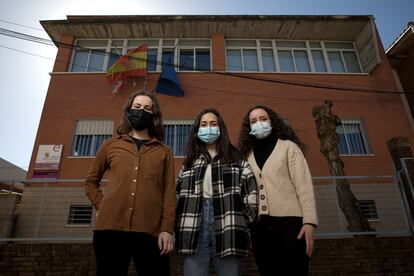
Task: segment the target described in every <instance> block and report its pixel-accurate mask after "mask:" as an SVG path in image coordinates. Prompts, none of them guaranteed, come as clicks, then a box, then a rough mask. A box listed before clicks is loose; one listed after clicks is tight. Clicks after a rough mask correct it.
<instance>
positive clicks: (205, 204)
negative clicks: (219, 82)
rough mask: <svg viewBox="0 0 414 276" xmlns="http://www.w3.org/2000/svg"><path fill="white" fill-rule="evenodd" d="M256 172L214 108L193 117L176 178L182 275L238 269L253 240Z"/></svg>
mask: <svg viewBox="0 0 414 276" xmlns="http://www.w3.org/2000/svg"><path fill="white" fill-rule="evenodd" d="M256 189H257V188H256V182H255V177H254V175H253V173H252V171H251V168H250V166H249V165H248V164H247V162H246V161H245V160H242V159H241V157H240V153H239V152H238V150H237V149H236V148H235V147H234V146H233V145H232V144H231V143H230V140H229V137H228V134H227V130H226V126H225V124H224V122H223V119H222V118H221V116H220V114H219V113H218V112H217V111H216V110H215V109H211V108H210V109H205V110H203V111H201V112H200V114H198V116H197V117H196V119H195V122H194V125H193V128H192V131H191V134H190V136H189V139H188V148H187V155H186V157H185V160H184V164H183V167H182V169H181V171H180V173H179V176H178V179H177V210H176V229H175V234H176V236H175V237H176V249H177V252H178V253H179V254H183V255H184V275H185V276H186V275H191V276H201V275H208V274H209V267H210V259H211V257H213V258H214V261H215V267H216V272H217V275H218V276H220V275H226V276H231V275H240V274H241V270H242V264H243V257H244V256H246V255H247V252H248V245H249V230H248V226H247V225H248V223H250V222H252V221H253V220H254V219H255V216H256V213H257V191H256Z"/></svg>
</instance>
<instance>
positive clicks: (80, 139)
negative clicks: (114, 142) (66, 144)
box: [72, 120, 114, 156]
mask: <svg viewBox="0 0 414 276" xmlns="http://www.w3.org/2000/svg"><path fill="white" fill-rule="evenodd" d="M113 126H114V123H113V121H106V120H80V121H77V122H76V128H75V135H74V137H73V144H72V156H94V155H95V154H96V152H97V151H98V149H99V147H100V146H101V144H102V142H103V141H104V140H106V139H108V138H110V137H112V133H113Z"/></svg>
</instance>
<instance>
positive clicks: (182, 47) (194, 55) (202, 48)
mask: <svg viewBox="0 0 414 276" xmlns="http://www.w3.org/2000/svg"><path fill="white" fill-rule="evenodd" d="M185 40H187V41H191V40H205V41H208V43H209V46H188V45H186V46H180V45H179V43H180V41H185ZM175 45H177V47H176V49H175V53H174V57H175V61H174V64H177V67H176V71H181V72H209V71H211V68H212V63H211V60H212V55H211V52H212V51H211V39H202V38H201V39H197V38H194V39H191V38H186V39H176V40H175ZM181 50H193V68H194V69H193V70H182V69H181V68H180V62H181V61H180V53H181ZM197 50H208V51H209V54H210V60H209V65H210V70H207V71H198V70H196V66H197V58H196V56H197V54H196V53H197Z"/></svg>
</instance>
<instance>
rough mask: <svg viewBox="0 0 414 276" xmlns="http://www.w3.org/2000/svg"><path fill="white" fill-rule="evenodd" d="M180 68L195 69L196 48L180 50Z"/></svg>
mask: <svg viewBox="0 0 414 276" xmlns="http://www.w3.org/2000/svg"><path fill="white" fill-rule="evenodd" d="M180 70H182V71H192V70H194V50H183V49H181V50H180Z"/></svg>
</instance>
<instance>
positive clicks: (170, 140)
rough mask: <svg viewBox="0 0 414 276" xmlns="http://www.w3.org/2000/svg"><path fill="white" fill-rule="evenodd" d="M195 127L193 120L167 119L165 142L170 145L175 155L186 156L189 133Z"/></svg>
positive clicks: (165, 123)
mask: <svg viewBox="0 0 414 276" xmlns="http://www.w3.org/2000/svg"><path fill="white" fill-rule="evenodd" d="M192 127H193V121H165V122H164V130H165V143H166V144H167V145H168V146H169V147H170V149H171V150H172V152H173V154H174V156H184V155H185V148H186V146H187V139H188V135H189V134H190V131H191V128H192Z"/></svg>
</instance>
